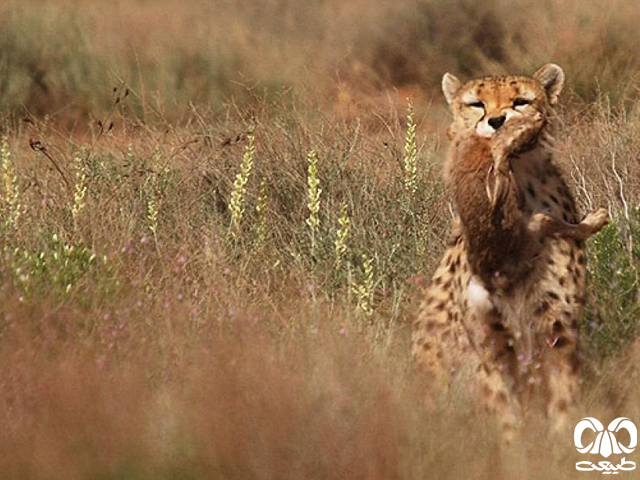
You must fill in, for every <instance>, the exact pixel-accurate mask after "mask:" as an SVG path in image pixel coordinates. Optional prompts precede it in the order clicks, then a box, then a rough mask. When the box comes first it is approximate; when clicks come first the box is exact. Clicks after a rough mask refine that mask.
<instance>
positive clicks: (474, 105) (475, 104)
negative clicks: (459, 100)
mask: <svg viewBox="0 0 640 480" xmlns="http://www.w3.org/2000/svg"><path fill="white" fill-rule="evenodd" d="M467 107H471V108H484V103H482V102H471V103H467Z"/></svg>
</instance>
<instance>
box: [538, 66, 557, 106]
mask: <svg viewBox="0 0 640 480" xmlns="http://www.w3.org/2000/svg"><path fill="white" fill-rule="evenodd" d="M533 78H535V79H536V80H537V81H538V82H540V85H542V87H543V88H544V89H545V91H546V92H547V97H549V103H550V104H551V105H555V104H556V103H557V102H558V96H559V95H560V91H561V90H562V86H563V85H564V71H563V70H562V68H560V67H559V66H558V65H556V64H555V63H547V64H546V65H544V66H543V67H542V68H540V70H538V71H537V72H536V73H534V74H533Z"/></svg>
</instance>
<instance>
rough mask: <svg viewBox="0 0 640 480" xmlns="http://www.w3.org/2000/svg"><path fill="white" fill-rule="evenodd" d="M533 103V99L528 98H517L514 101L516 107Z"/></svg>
mask: <svg viewBox="0 0 640 480" xmlns="http://www.w3.org/2000/svg"><path fill="white" fill-rule="evenodd" d="M530 103H531V100H527V99H526V98H516V99H515V100H514V101H513V106H514V108H515V107H523V106H525V105H529V104H530Z"/></svg>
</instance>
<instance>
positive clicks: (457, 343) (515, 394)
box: [412, 64, 606, 431]
mask: <svg viewBox="0 0 640 480" xmlns="http://www.w3.org/2000/svg"><path fill="white" fill-rule="evenodd" d="M564 78H565V76H564V72H563V70H562V69H561V68H560V67H559V66H558V65H555V64H547V65H545V66H543V67H542V68H540V69H539V70H538V71H536V72H535V73H534V74H533V76H532V77H526V76H511V75H509V76H488V77H484V78H480V79H476V80H471V81H469V82H467V83H464V84H463V83H462V82H461V81H460V80H458V79H457V78H456V77H455V76H453V75H451V74H449V73H447V74H445V75H444V77H443V79H442V89H443V93H444V96H445V98H446V101H447V103H448V104H449V108H450V110H451V113H452V116H453V122H452V123H451V125H450V126H449V129H448V131H447V133H448V136H449V139H450V140H452V154H451V155H450V156H449V162H448V165H447V166H446V168H445V172H446V173H445V175H446V177H447V178H448V184H449V185H450V186H451V185H454V186H455V185H458V187H462V188H458V187H456V188H458V190H459V191H458V198H457V199H455V198H454V203H456V204H457V208H458V212H457V214H458V215H457V216H456V218H454V220H453V227H452V233H451V237H450V240H449V245H448V248H447V250H446V252H445V254H444V256H443V258H442V260H441V262H440V264H439V265H438V267H437V268H436V271H435V273H434V274H433V277H432V279H431V282H430V283H429V285H428V286H427V287H426V288H425V291H424V298H423V301H422V304H421V306H420V311H419V314H418V318H417V320H416V321H415V323H414V331H413V335H412V354H413V357H414V359H415V361H416V364H417V365H418V367H419V368H420V369H421V370H422V371H423V372H424V374H425V376H426V377H427V378H429V379H430V380H431V382H432V384H433V385H434V386H439V387H440V389H443V390H446V388H447V387H448V385H449V382H450V379H451V374H452V373H453V372H456V371H457V370H460V369H461V368H462V367H463V366H464V367H465V368H471V369H472V370H473V371H474V372H475V373H474V375H473V379H474V380H475V381H474V382H473V383H474V387H475V388H476V390H477V394H478V396H479V397H480V399H481V401H482V402H481V403H482V404H483V405H484V406H485V408H486V409H487V410H489V411H491V412H494V413H496V414H497V416H498V419H499V421H500V423H501V424H502V427H503V429H504V430H511V431H513V429H514V428H515V426H516V425H517V422H518V420H519V418H521V414H522V413H523V411H524V410H525V409H526V408H528V406H529V405H530V404H531V402H530V401H529V400H532V399H533V398H534V395H535V398H541V399H543V401H544V403H545V405H546V412H547V415H548V417H549V418H550V419H551V420H552V422H553V424H554V427H555V428H556V429H559V428H562V427H563V425H564V424H565V423H566V419H567V415H568V412H569V410H570V408H571V406H572V405H573V404H574V401H575V399H576V395H577V390H578V385H579V368H580V360H579V328H580V320H581V317H582V311H583V305H584V297H585V272H586V255H585V249H584V240H585V239H586V238H587V237H588V236H589V235H591V234H593V233H595V232H596V231H597V230H598V229H599V228H600V227H601V226H602V225H603V224H604V223H605V222H606V211H604V210H600V211H597V212H595V213H594V214H593V215H592V216H589V217H587V218H586V219H585V220H583V222H579V214H578V211H577V208H576V204H575V200H574V197H573V195H572V193H571V191H570V189H569V187H568V186H567V184H566V182H565V180H564V178H563V176H562V174H561V172H560V170H559V169H558V167H557V165H556V163H555V162H554V160H553V144H554V140H553V137H552V135H551V131H552V126H553V120H554V107H555V106H556V105H557V102H558V98H559V95H560V92H561V90H562V87H563V84H564ZM527 118H529V119H530V120H529V121H530V126H529V127H527V126H526V125H527V123H526V122H527V120H526V119H527ZM531 125H534V127H531ZM519 128H520V129H521V130H520V133H518V129H519ZM514 132H515V134H514ZM510 138H511V139H513V138H515V140H509V139H510ZM474 159H475V160H474ZM460 160H463V161H470V162H473V161H479V162H480V163H481V164H482V165H477V166H476V167H474V168H477V169H478V170H481V171H477V172H475V173H473V172H472V173H471V176H470V178H471V179H473V180H474V182H476V183H475V184H474V185H468V187H469V188H464V185H462V182H463V181H464V179H461V178H458V177H457V175H458V174H459V173H460V172H464V168H456V167H457V166H456V165H455V161H460ZM485 172H486V173H485ZM454 190H455V188H454ZM465 195H471V196H469V197H465ZM474 195H475V196H474ZM455 196H456V195H454V197H455ZM476 197H477V198H476ZM474 209H476V210H475V211H474ZM478 209H480V210H484V214H482V212H481V213H480V214H478ZM496 209H497V210H499V211H500V212H501V213H500V215H502V216H503V218H498V220H500V222H498V227H499V225H500V223H501V222H502V221H503V220H505V218H504V216H506V215H513V218H511V219H509V218H507V219H506V221H507V223H509V222H512V225H511V226H510V227H509V228H510V229H516V230H512V231H507V232H504V233H501V232H500V228H495V227H496V226H495V225H494V226H493V227H491V221H492V220H494V219H493V218H490V216H489V214H493V213H494V212H495V211H496ZM500 215H498V217H499V216H500ZM519 219H521V220H519ZM494 221H495V220H494ZM585 222H586V223H585ZM523 225H524V226H525V227H526V226H527V225H530V226H532V227H533V232H534V235H533V237H534V238H533V240H532V241H533V242H537V245H536V247H535V248H532V249H529V248H528V247H527V248H525V247H523V244H522V242H519V239H520V240H521V239H523V238H526V235H528V234H529V233H530V232H529V233H527V234H526V235H525V233H523V232H525V230H526V228H525V230H522V229H523ZM580 225H582V227H581V226H580ZM583 227H584V228H583ZM487 228H490V229H489V230H487ZM507 230H508V229H507ZM483 232H484V234H486V233H487V232H488V233H490V234H491V235H493V238H491V235H489V236H486V235H483V234H482V233H483ZM514 232H515V233H517V234H516V235H515V240H514V239H512V238H511V234H512V233H514ZM479 233H480V234H481V235H480V237H478V236H477V234H479ZM523 235H525V237H523ZM525 243H526V242H525ZM505 245H506V246H505ZM486 254H488V256H487V255H486ZM483 255H485V257H483ZM511 256H513V257H512V258H510V257H511ZM522 257H526V258H522ZM492 262H493V263H492ZM514 264H515V265H514ZM501 271H504V274H503V275H502V274H501V273H500V272H501ZM496 272H498V276H503V277H504V281H497V282H496V281H494V275H495V273H496ZM510 272H514V275H515V276H516V278H515V279H511V278H509V273H510ZM478 278H479V279H480V280H478ZM498 280H503V279H500V278H499V279H498Z"/></svg>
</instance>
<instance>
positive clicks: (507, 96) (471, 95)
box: [442, 63, 564, 138]
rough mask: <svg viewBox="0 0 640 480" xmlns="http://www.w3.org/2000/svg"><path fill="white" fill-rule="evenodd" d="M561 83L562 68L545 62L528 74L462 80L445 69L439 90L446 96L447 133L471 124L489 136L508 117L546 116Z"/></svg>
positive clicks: (485, 135)
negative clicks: (464, 81)
mask: <svg viewBox="0 0 640 480" xmlns="http://www.w3.org/2000/svg"><path fill="white" fill-rule="evenodd" d="M563 84H564V72H563V71H562V68H560V67H559V66H558V65H555V64H553V63H549V64H547V65H545V66H543V67H542V68H540V69H539V70H538V71H537V72H536V73H534V74H533V76H532V77H525V76H515V75H506V76H490V77H484V78H479V79H476V80H471V81H469V82H467V83H465V84H463V83H462V82H461V81H460V80H458V79H457V78H456V77H455V76H453V75H451V74H450V73H445V75H444V76H443V77H442V91H443V92H444V96H445V98H446V99H447V103H448V104H449V108H450V109H451V113H452V114H453V123H452V124H451V126H450V127H449V136H450V137H453V136H454V135H455V134H456V133H457V132H461V131H465V130H469V129H471V128H474V127H475V131H476V133H477V134H478V135H480V136H482V137H486V138H489V137H492V136H493V135H494V134H495V133H496V131H498V129H500V127H501V126H502V125H504V123H505V122H508V121H509V119H511V118H514V117H518V116H523V115H527V114H533V113H535V112H536V111H537V112H539V113H540V114H542V116H543V118H547V117H548V116H549V115H550V113H551V112H552V109H553V106H554V105H555V104H556V103H557V101H558V96H559V95H560V91H561V90H562V85H563Z"/></svg>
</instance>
